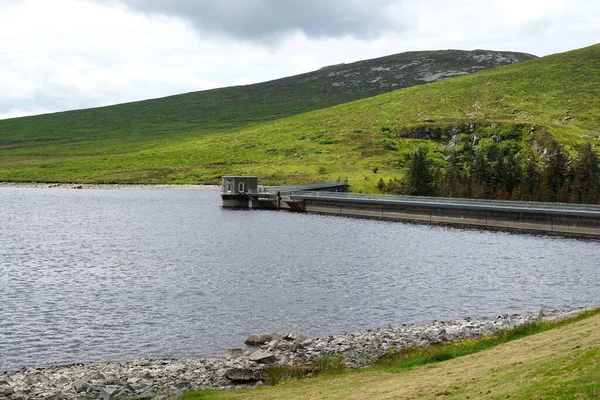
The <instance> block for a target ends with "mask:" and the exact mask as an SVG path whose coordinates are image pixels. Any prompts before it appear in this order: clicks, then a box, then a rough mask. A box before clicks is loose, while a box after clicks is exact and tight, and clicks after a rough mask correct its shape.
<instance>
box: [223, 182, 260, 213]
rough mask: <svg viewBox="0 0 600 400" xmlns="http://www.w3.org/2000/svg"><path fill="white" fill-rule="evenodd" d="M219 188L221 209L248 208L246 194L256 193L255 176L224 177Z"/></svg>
mask: <svg viewBox="0 0 600 400" xmlns="http://www.w3.org/2000/svg"><path fill="white" fill-rule="evenodd" d="M222 179H223V184H222V186H221V198H222V199H223V207H248V200H249V198H248V193H256V192H257V191H258V177H256V176H224V177H222Z"/></svg>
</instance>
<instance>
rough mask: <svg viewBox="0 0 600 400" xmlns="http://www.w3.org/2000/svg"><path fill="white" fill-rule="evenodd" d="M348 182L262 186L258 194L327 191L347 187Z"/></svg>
mask: <svg viewBox="0 0 600 400" xmlns="http://www.w3.org/2000/svg"><path fill="white" fill-rule="evenodd" d="M347 184H348V183H347V182H344V181H337V182H322V183H309V184H306V185H287V186H261V187H259V188H258V193H264V194H267V195H269V194H270V195H276V194H277V193H280V194H283V193H286V194H289V193H297V192H304V191H311V190H317V189H327V188H330V187H335V186H341V185H347Z"/></svg>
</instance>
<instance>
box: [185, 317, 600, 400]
mask: <svg viewBox="0 0 600 400" xmlns="http://www.w3.org/2000/svg"><path fill="white" fill-rule="evenodd" d="M599 397H600V316H598V315H596V316H595V317H591V318H588V319H585V320H583V321H579V322H575V323H572V324H569V325H567V326H564V327H561V328H556V329H553V330H550V331H547V332H543V333H539V334H537V335H533V336H529V337H526V338H523V339H519V340H516V341H513V342H509V343H505V344H502V345H500V346H497V347H494V348H491V349H488V350H485V351H482V352H479V353H475V354H471V355H468V356H463V357H459V358H455V359H453V360H448V361H443V362H439V363H434V364H428V365H425V366H422V367H418V368H415V369H412V370H409V371H402V372H385V371H382V370H380V369H377V368H369V369H366V370H358V371H351V372H348V373H344V374H341V375H337V376H336V375H330V376H319V377H317V378H310V379H305V380H301V381H297V382H291V383H286V384H285V385H282V386H274V387H264V388H260V389H255V390H240V391H234V392H205V393H197V394H193V393H190V394H188V395H186V396H182V397H181V400H184V399H185V400H200V399H206V400H208V399H211V400H217V399H221V400H225V399H227V400H232V399H255V400H267V399H281V400H296V399H327V400H330V399H357V400H358V399H507V398H510V399H540V400H541V399H565V398H566V399H598V398H599Z"/></svg>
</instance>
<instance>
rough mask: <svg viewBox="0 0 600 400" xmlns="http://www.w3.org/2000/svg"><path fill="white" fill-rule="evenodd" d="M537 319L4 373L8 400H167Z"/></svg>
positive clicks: (292, 337)
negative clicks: (278, 370) (272, 371)
mask: <svg viewBox="0 0 600 400" xmlns="http://www.w3.org/2000/svg"><path fill="white" fill-rule="evenodd" d="M581 311H582V309H579V310H573V311H553V312H546V313H544V315H543V319H544V320H556V319H562V318H566V317H570V316H574V315H576V314H577V313H579V312H581ZM536 317H537V315H534V314H524V315H502V316H498V317H496V318H483V319H470V318H466V319H463V320H456V321H450V322H432V323H428V324H415V325H400V326H390V327H388V328H379V329H372V330H367V331H364V332H358V333H345V334H340V335H332V336H328V337H323V338H309V337H307V336H305V335H301V334H287V335H285V336H279V335H276V334H268V335H252V336H251V337H249V338H248V339H249V340H248V342H249V343H251V344H252V345H251V346H249V347H248V348H246V349H241V348H240V349H230V350H228V351H227V352H226V353H225V354H224V355H222V356H221V357H207V358H194V359H166V360H149V359H140V360H134V361H131V362H110V363H103V364H89V365H85V364H77V365H67V366H58V367H50V368H25V369H22V370H19V371H13V372H4V373H0V398H2V399H9V400H31V399H44V400H76V399H77V400H79V399H104V400H113V399H126V398H132V397H134V398H137V399H167V398H173V396H175V395H177V394H178V393H180V392H182V391H185V390H189V389H194V388H198V389H200V388H221V389H232V388H239V387H254V386H261V385H262V384H263V379H264V376H265V370H266V369H267V368H268V367H269V365H275V364H286V365H310V363H311V362H312V360H314V359H317V358H319V357H322V356H325V355H331V354H341V355H343V357H344V359H345V364H346V366H347V367H348V368H357V367H362V366H366V365H369V364H370V363H372V362H373V360H376V359H377V358H379V357H381V356H382V355H384V354H385V353H386V352H387V351H389V350H390V349H393V348H400V347H408V346H428V345H432V344H437V343H441V342H449V341H454V340H459V339H468V338H478V337H481V336H482V335H485V334H492V333H495V332H499V331H501V330H503V329H507V328H512V327H514V326H518V325H522V324H525V323H528V322H531V321H533V320H534V319H535V318H536Z"/></svg>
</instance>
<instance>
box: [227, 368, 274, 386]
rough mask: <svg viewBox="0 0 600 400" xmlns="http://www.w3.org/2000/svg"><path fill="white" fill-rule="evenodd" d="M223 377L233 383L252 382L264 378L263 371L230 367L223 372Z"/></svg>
mask: <svg viewBox="0 0 600 400" xmlns="http://www.w3.org/2000/svg"><path fill="white" fill-rule="evenodd" d="M225 377H226V378H227V379H229V380H230V381H232V382H234V383H252V382H258V381H262V380H263V379H264V371H263V370H257V369H252V368H232V369H230V370H228V371H227V372H225Z"/></svg>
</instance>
